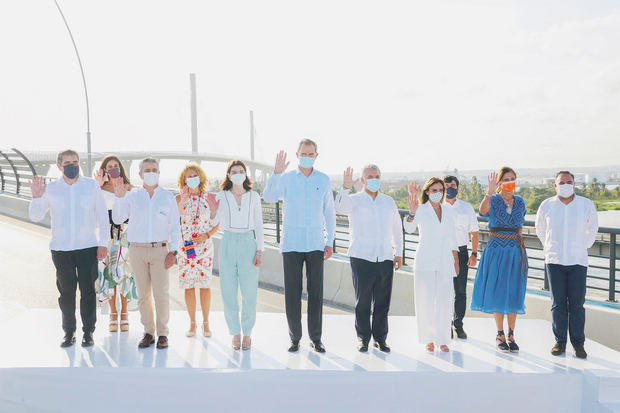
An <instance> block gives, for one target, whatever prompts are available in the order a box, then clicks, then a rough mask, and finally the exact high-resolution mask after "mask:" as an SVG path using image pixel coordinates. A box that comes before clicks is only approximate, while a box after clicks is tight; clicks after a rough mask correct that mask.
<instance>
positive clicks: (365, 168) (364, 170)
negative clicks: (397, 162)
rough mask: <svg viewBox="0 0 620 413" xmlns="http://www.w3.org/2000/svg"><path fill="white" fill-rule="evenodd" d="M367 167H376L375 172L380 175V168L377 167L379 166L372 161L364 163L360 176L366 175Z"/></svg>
mask: <svg viewBox="0 0 620 413" xmlns="http://www.w3.org/2000/svg"><path fill="white" fill-rule="evenodd" d="M369 169H376V170H377V172H379V176H381V169H379V167H378V166H377V165H375V164H374V163H369V164H368V165H364V168H362V178H363V177H364V175H366V171H367V170H369Z"/></svg>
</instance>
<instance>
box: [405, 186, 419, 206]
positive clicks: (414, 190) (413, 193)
mask: <svg viewBox="0 0 620 413" xmlns="http://www.w3.org/2000/svg"><path fill="white" fill-rule="evenodd" d="M408 189H409V197H408V198H407V203H408V204H409V212H410V213H411V214H415V212H416V211H417V210H418V206H420V201H419V200H418V192H420V185H418V183H417V182H416V181H413V182H411V183H410V184H409V188H408Z"/></svg>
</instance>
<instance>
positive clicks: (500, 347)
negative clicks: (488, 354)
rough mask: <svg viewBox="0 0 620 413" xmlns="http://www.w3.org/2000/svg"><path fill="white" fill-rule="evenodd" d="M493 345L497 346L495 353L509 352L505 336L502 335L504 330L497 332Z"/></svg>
mask: <svg viewBox="0 0 620 413" xmlns="http://www.w3.org/2000/svg"><path fill="white" fill-rule="evenodd" d="M495 344H496V345H497V351H499V352H502V353H508V352H509V351H510V347H508V344H506V335H505V334H504V330H500V331H498V332H497V337H495Z"/></svg>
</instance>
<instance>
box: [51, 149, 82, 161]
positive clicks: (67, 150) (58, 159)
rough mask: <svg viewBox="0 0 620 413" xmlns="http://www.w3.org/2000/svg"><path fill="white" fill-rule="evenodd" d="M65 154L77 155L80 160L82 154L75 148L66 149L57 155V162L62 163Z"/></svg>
mask: <svg viewBox="0 0 620 413" xmlns="http://www.w3.org/2000/svg"><path fill="white" fill-rule="evenodd" d="M65 156H75V157H76V158H77V159H78V161H79V160H80V155H78V153H77V152H76V151H74V150H73V149H65V150H64V151H61V152H58V156H57V157H56V163H59V164H62V158H64V157H65Z"/></svg>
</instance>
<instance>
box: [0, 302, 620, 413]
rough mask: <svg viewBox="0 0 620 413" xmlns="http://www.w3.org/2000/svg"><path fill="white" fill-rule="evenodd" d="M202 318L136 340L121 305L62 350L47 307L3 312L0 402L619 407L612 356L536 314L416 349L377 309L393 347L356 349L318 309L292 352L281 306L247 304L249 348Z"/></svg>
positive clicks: (342, 321)
mask: <svg viewBox="0 0 620 413" xmlns="http://www.w3.org/2000/svg"><path fill="white" fill-rule="evenodd" d="M78 319H79V318H78ZM210 322H211V328H212V330H213V332H214V337H212V338H203V337H193V338H187V337H185V335H184V331H185V328H186V327H187V326H188V321H187V315H186V314H185V313H184V312H180V311H178V312H173V313H172V315H171V321H170V326H171V332H170V335H169V339H170V347H169V348H168V349H167V350H157V349H155V348H154V347H151V348H149V349H143V350H140V349H138V348H137V343H138V341H139V339H140V338H141V334H142V331H141V326H140V325H139V318H138V314H137V313H135V312H134V313H130V323H131V331H130V332H128V333H120V332H119V333H109V332H107V328H106V324H107V316H102V317H100V321H99V323H98V329H97V331H96V333H95V342H96V345H95V346H94V347H92V348H90V349H83V348H82V347H80V346H79V343H78V344H77V345H75V346H73V347H71V348H69V349H61V348H60V347H59V346H58V344H59V342H60V339H61V336H62V332H61V329H60V312H59V311H58V310H38V309H32V310H24V311H21V312H19V313H18V314H15V313H13V315H12V316H11V317H10V318H9V319H8V320H2V321H0V328H1V331H2V332H3V334H2V337H3V338H2V340H0V412H5V411H7V412H39V411H44V412H73V411H88V412H99V411H101V412H103V411H108V410H109V409H110V408H111V406H115V405H116V406H123V409H122V411H131V409H133V408H135V409H140V410H145V411H146V409H147V408H148V409H150V410H149V411H167V410H169V409H173V410H174V411H178V410H179V409H180V408H192V407H196V406H202V407H204V409H201V410H209V409H210V410H212V411H236V412H239V411H292V410H291V409H293V410H294V411H296V412H297V411H334V412H343V411H358V412H359V411H370V410H375V411H376V410H380V411H424V412H441V411H452V412H455V411H456V412H458V411H476V412H484V411H494V412H496V411H502V412H513V411H514V412H532V411H541V412H543V411H544V412H549V411H558V412H579V411H586V412H597V411H600V412H608V411H614V410H613V409H614V406H619V405H620V404H618V403H620V374H619V373H618V372H620V353H618V352H616V351H614V350H612V349H609V348H607V347H605V346H602V345H600V344H598V343H596V342H592V341H587V342H586V349H587V351H588V353H589V357H588V359H587V360H585V361H584V360H580V359H577V358H575V357H574V356H573V355H572V352H570V351H569V353H568V354H567V355H566V356H563V357H554V356H552V355H551V354H549V350H550V347H551V346H552V345H553V335H552V333H551V326H550V325H549V323H548V322H547V321H539V320H519V321H518V324H517V338H518V342H519V345H520V346H521V352H520V353H519V354H501V353H498V352H497V351H496V350H495V346H494V336H495V327H494V323H493V321H492V319H466V321H465V323H466V324H465V325H466V329H467V332H468V334H469V337H470V338H469V339H468V340H467V341H461V340H455V341H453V342H452V344H451V349H452V351H451V352H450V353H447V354H443V353H439V352H436V353H434V354H428V353H427V352H426V351H425V350H424V346H423V345H421V344H419V343H417V340H416V336H415V327H414V326H415V324H414V318H413V317H390V334H389V337H388V343H389V344H390V346H391V347H392V353H390V354H383V353H381V352H379V351H377V350H374V349H373V350H370V351H369V352H368V353H367V354H361V353H359V352H358V351H357V350H356V339H355V331H354V324H353V316H352V315H325V316H324V321H323V331H324V334H323V342H324V344H325V346H326V348H327V353H326V354H324V355H319V354H317V353H315V352H313V351H312V350H310V348H309V346H308V345H307V344H308V341H307V336H306V337H305V338H304V340H302V346H301V350H300V351H299V353H296V354H292V353H288V352H287V351H286V348H287V346H288V333H287V326H286V318H285V316H284V314H280V313H260V314H258V317H257V324H256V327H255V331H254V334H253V348H252V350H250V351H234V350H233V349H232V348H231V346H230V336H229V335H228V333H227V331H226V326H225V323H224V318H223V314H221V313H217V312H215V313H212V315H211V319H210ZM304 324H305V320H304ZM304 334H305V333H304ZM80 336H81V335H80V334H78V342H79V339H80ZM569 350H572V349H570V348H569ZM71 367H78V368H71ZM67 392H68V394H69V395H70V397H69V398H67V397H66V394H67ZM84 406H88V408H85V407H84Z"/></svg>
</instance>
